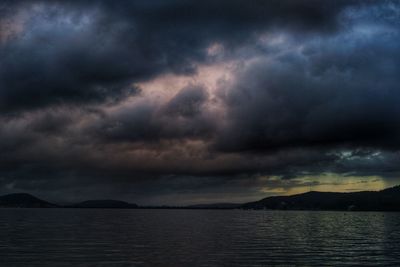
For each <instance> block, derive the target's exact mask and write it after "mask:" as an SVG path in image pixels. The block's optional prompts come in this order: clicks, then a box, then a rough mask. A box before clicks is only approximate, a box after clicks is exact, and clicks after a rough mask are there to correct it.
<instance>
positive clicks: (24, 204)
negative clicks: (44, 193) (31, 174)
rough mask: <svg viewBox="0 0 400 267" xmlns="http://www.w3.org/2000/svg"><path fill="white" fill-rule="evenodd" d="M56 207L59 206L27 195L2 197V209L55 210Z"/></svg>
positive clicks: (0, 203)
mask: <svg viewBox="0 0 400 267" xmlns="http://www.w3.org/2000/svg"><path fill="white" fill-rule="evenodd" d="M55 207H58V206H57V205H55V204H52V203H49V202H47V201H44V200H41V199H39V198H37V197H34V196H32V195H30V194H25V193H18V194H9V195H5V196H0V208H55Z"/></svg>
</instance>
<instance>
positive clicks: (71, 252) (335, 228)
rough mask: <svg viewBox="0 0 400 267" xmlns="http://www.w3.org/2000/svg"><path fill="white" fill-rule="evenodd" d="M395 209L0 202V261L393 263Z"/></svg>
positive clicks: (398, 227) (398, 257)
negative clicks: (23, 205)
mask: <svg viewBox="0 0 400 267" xmlns="http://www.w3.org/2000/svg"><path fill="white" fill-rule="evenodd" d="M399 238H400V213H379V212H360V213H352V212H315V211H310V212H302V211H241V210H225V211H218V210H95V209H93V210H79V209H1V210H0V262H1V263H0V264H1V266H266V265H267V266H271V265H273V266H274V265H285V266H292V265H297V266H321V265H328V266H332V265H349V266H350V265H374V266H376V265H389V264H394V265H396V264H397V265H398V264H399V263H400V244H399V240H400V239H399Z"/></svg>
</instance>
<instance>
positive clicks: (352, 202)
mask: <svg viewBox="0 0 400 267" xmlns="http://www.w3.org/2000/svg"><path fill="white" fill-rule="evenodd" d="M242 208H244V209H272V210H354V211H400V186H396V187H392V188H388V189H385V190H382V191H361V192H354V193H333V192H315V191H311V192H308V193H304V194H298V195H292V196H276V197H267V198H264V199H261V200H259V201H255V202H249V203H246V204H243V206H242Z"/></svg>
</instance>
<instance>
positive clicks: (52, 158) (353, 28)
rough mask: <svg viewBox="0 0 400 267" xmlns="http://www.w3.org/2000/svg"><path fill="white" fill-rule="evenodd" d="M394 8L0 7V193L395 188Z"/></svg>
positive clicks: (240, 194)
mask: <svg viewBox="0 0 400 267" xmlns="http://www.w3.org/2000/svg"><path fill="white" fill-rule="evenodd" d="M399 7H400V6H399V2H398V1H329V2H328V1H312V0H308V1H296V2H293V1H268V2H265V1H259V2H257V1H256V2H254V1H253V2H251V3H250V2H249V3H245V2H243V1H218V2H215V1H202V2H195V1H192V2H188V1H178V0H177V1H168V2H165V1H155V2H154V1H153V2H151V3H147V2H145V1H118V2H115V3H112V2H110V1H79V3H78V2H75V1H3V2H2V4H0V14H1V18H0V58H1V60H0V112H1V113H0V123H1V124H0V149H1V151H2V156H1V158H0V188H1V190H0V191H1V192H4V193H5V192H13V191H29V192H33V193H36V194H39V195H42V196H47V197H52V198H55V199H58V200H60V201H71V200H74V199H81V198H85V197H86V196H87V195H89V196H91V197H115V198H124V199H126V200H134V201H139V202H143V203H156V202H157V201H161V202H162V201H167V202H169V203H191V202H195V201H202V202H209V201H213V200H218V201H220V200H235V201H241V200H245V199H249V198H250V199H251V198H256V197H260V196H263V195H265V194H268V192H269V193H271V194H272V193H273V192H283V193H285V192H286V193H287V192H289V191H290V190H292V191H293V190H295V189H296V188H297V189H299V190H300V188H306V187H307V186H316V187H317V188H318V186H327V185H328V184H329V185H331V186H332V189H333V190H335V185H341V186H342V187H340V188H341V189H343V188H344V189H345V190H347V189H354V190H362V189H363V188H369V187H368V185H366V184H365V183H361V182H360V183H358V182H354V179H359V181H366V182H370V183H371V184H370V186H371V187H378V186H385V185H390V184H393V183H396V182H398V173H399V168H398V166H399V163H400V154H399V146H400V139H399V136H400V135H399V134H400V128H399V125H400V108H399V105H398V102H399V100H400V93H399V84H400V78H399V75H398V73H400V49H399V47H398V44H399V42H400V31H399V26H400V25H399V24H400V18H399V15H400V9H399ZM326 177H329V178H326ZM332 177H334V178H332ZM327 179H328V180H329V181H328V182H327V181H326V180H327ZM333 180H335V181H333ZM350 180H351V181H352V182H351V183H349V182H348V181H350ZM377 181H379V183H378V182H377ZM344 184H348V185H349V188H347V187H343V185H344ZM350 186H351V187H352V188H350ZM354 186H358V187H357V188H354ZM363 186H364V187H363ZM324 189H326V188H325V187H324ZM279 190H281V191H279ZM282 190H283V191H282ZM292 191H291V192H292Z"/></svg>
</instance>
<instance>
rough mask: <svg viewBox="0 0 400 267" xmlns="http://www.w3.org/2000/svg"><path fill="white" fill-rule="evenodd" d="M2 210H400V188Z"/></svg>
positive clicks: (15, 200) (29, 200) (8, 199)
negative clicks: (179, 203) (237, 200)
mask: <svg viewBox="0 0 400 267" xmlns="http://www.w3.org/2000/svg"><path fill="white" fill-rule="evenodd" d="M0 208H107V209H137V208H148V209H254V210H260V209H268V210H339V211H400V185H398V186H395V187H390V188H386V189H384V190H380V191H359V192H318V191H309V192H306V193H302V194H295V195H290V196H271V197H266V198H263V199H261V200H258V201H254V202H247V203H243V204H238V203H211V204H196V205H187V206H168V205H159V206H139V205H137V204H133V203H128V202H125V201H120V200H111V199H108V200H86V201H82V202H78V203H75V204H69V205H60V204H55V203H51V202H48V201H45V200H42V199H39V198H37V197H35V196H33V195H30V194H27V193H15V194H8V195H4V196H0Z"/></svg>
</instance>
